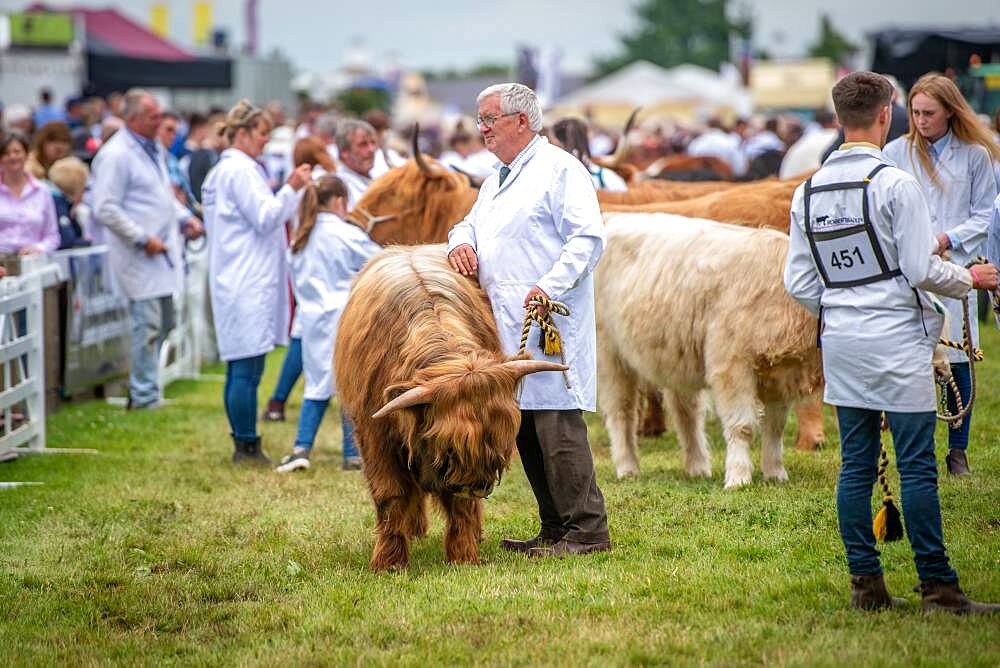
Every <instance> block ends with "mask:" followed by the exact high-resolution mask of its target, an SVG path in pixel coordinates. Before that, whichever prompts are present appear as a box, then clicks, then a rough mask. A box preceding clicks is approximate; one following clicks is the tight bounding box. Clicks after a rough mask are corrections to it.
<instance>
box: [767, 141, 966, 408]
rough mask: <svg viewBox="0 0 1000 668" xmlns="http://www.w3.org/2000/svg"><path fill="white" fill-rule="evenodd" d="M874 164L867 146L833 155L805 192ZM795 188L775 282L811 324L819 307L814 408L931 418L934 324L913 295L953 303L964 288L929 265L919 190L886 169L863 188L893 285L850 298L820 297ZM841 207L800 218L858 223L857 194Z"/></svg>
mask: <svg viewBox="0 0 1000 668" xmlns="http://www.w3.org/2000/svg"><path fill="white" fill-rule="evenodd" d="M880 162H889V161H888V160H887V159H886V158H885V156H884V155H883V154H882V152H881V151H879V150H878V149H877V148H875V147H874V146H872V145H870V144H855V145H853V146H852V147H851V148H848V149H841V150H839V151H834V152H833V154H832V155H831V156H830V157H829V158H827V161H826V162H825V163H824V164H823V167H821V168H820V170H819V171H818V172H816V174H815V175H814V176H813V177H812V185H813V186H820V185H824V184H830V183H841V182H845V181H860V180H862V179H863V178H864V177H866V176H867V175H868V174H869V173H870V172H871V171H872V169H874V168H875V167H876V166H877V165H878V164H879V163H880ZM890 164H891V163H890ZM804 187H805V184H803V185H800V186H799V187H798V189H797V190H796V191H795V196H794V197H793V199H792V212H791V229H790V231H789V237H790V238H789V246H788V257H787V260H786V263H785V275H784V282H785V289H786V290H787V291H788V293H789V294H790V295H791V296H792V297H793V298H794V299H795V300H796V301H798V302H799V303H801V304H802V305H803V306H805V307H806V308H807V309H809V311H811V312H812V313H813V314H818V313H819V311H820V306H822V323H821V326H822V328H823V329H822V332H823V334H822V351H823V374H824V376H825V378H826V393H825V396H824V401H826V403H828V404H832V405H834V406H847V407H853V408H867V409H871V410H886V411H898V412H924V411H932V410H934V406H935V401H936V400H935V395H934V380H933V375H932V371H931V354H932V353H933V351H934V347H935V345H936V344H937V340H938V337H939V336H940V333H941V327H942V325H943V315H942V314H940V313H938V312H937V311H936V310H935V309H934V306H933V305H932V302H931V299H930V297H929V296H928V295H927V294H924V292H923V291H925V290H927V291H930V292H934V293H937V294H940V295H945V296H950V297H955V296H958V295H962V294H965V293H966V292H968V290H969V289H970V288H971V287H972V275H971V274H970V273H969V271H968V270H967V269H964V268H963V267H960V266H959V265H956V264H952V263H950V262H945V261H944V260H942V259H941V258H940V257H938V256H936V255H933V252H934V249H935V248H936V247H937V244H936V242H935V241H934V233H933V232H932V231H931V221H930V214H929V213H928V211H927V204H926V202H925V201H924V197H923V195H922V194H921V192H920V186H919V185H918V184H917V182H916V180H915V179H914V178H913V177H912V176H910V175H909V174H907V173H906V172H904V171H903V170H901V169H898V168H896V167H893V166H890V167H887V168H885V169H883V170H882V171H880V172H879V173H878V174H877V175H876V176H875V177H874V178H872V181H871V184H870V185H869V188H868V201H869V219H870V220H871V223H872V225H873V226H874V228H875V233H876V236H877V238H878V242H879V245H880V246H881V248H882V252H883V253H884V254H885V259H886V264H887V265H888V267H889V268H890V269H895V268H897V267H898V268H899V269H900V270H901V271H902V274H903V275H902V276H897V277H894V278H889V279H887V280H882V281H878V282H875V283H869V284H868V285H861V286H857V287H852V288H825V287H824V285H823V282H822V279H821V277H820V274H819V272H818V270H817V268H816V264H815V263H814V261H813V256H812V253H811V252H810V249H809V241H808V239H807V237H806V234H805V220H804V197H803V191H804ZM842 202H844V203H846V204H845V205H844V206H843V207H842V208H841V209H840V210H837V211H819V210H817V209H816V208H813V207H811V210H810V216H811V217H812V218H813V219H814V220H816V218H823V217H824V216H825V215H829V216H830V217H833V214H836V215H837V216H838V217H842V218H845V217H855V218H856V217H860V216H861V191H860V190H851V191H847V192H846V193H845V194H844V196H843V200H842ZM914 288H916V290H915V289H914ZM918 295H919V296H918Z"/></svg>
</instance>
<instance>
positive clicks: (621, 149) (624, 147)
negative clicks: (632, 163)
mask: <svg viewBox="0 0 1000 668" xmlns="http://www.w3.org/2000/svg"><path fill="white" fill-rule="evenodd" d="M641 109H642V107H636V108H635V109H633V110H632V113H631V114H630V115H629V117H628V121H626V123H625V129H624V130H623V131H622V138H621V139H619V140H618V146H616V147H615V154H614V156H613V157H612V159H611V164H612V165H614V166H615V167H617V166H618V165H620V164H621V163H622V161H623V160H624V159H625V154H626V153H627V152H628V133H629V132H632V126H633V125H635V117H636V116H638V115H639V111H640V110H641Z"/></svg>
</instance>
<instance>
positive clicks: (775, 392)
mask: <svg viewBox="0 0 1000 668" xmlns="http://www.w3.org/2000/svg"><path fill="white" fill-rule="evenodd" d="M604 219H605V223H606V224H607V232H608V242H607V246H606V250H605V251H604V256H603V257H602V258H601V262H600V264H599V265H598V268H597V271H596V275H595V279H596V280H595V282H596V295H595V299H596V306H597V341H598V375H599V381H600V382H599V397H598V400H599V403H600V408H601V412H602V414H603V416H604V421H605V424H606V426H607V429H608V434H609V436H610V439H611V453H612V457H613V459H614V464H615V468H616V469H617V472H618V476H619V477H623V476H630V475H638V473H639V452H638V447H637V437H638V434H637V429H638V415H639V396H640V393H639V389H640V387H642V386H643V384H648V385H652V386H654V387H658V388H662V389H663V395H664V403H665V405H666V406H667V408H668V410H669V411H670V413H671V415H672V417H673V426H674V428H675V429H676V430H677V435H678V438H679V440H680V443H681V446H682V448H683V452H684V465H685V467H686V469H687V472H688V474H689V475H692V476H704V477H709V476H710V475H711V471H712V469H711V463H710V459H709V451H708V447H707V441H706V438H705V418H704V414H705V406H704V398H703V391H704V390H706V389H707V390H709V391H710V392H711V393H712V397H713V399H714V404H715V410H716V412H717V413H718V415H719V418H720V420H721V421H722V425H723V429H724V434H725V439H726V445H727V453H726V478H725V484H726V488H727V489H731V488H735V487H739V486H741V485H745V484H747V483H749V482H750V481H751V478H752V473H753V464H752V463H751V461H750V444H751V441H752V439H753V434H754V432H755V431H759V432H760V435H761V449H762V456H761V468H762V469H763V472H764V477H765V478H766V479H774V480H787V479H788V474H787V473H786V472H785V467H784V463H783V458H782V432H783V431H784V428H785V421H786V419H787V416H788V411H789V408H790V407H791V406H792V405H793V404H794V403H796V402H797V401H799V400H803V399H808V400H813V401H815V400H817V399H818V398H819V393H820V391H821V389H822V383H823V380H822V366H821V362H820V355H819V350H818V349H817V347H816V319H815V318H814V317H812V315H810V314H809V312H808V311H806V310H805V309H804V308H803V307H802V306H800V305H799V304H797V303H796V302H795V301H793V300H792V299H791V297H789V296H788V294H787V293H786V292H785V289H784V286H783V283H782V272H783V270H784V265H785V255H786V253H787V251H788V235H786V234H784V233H782V232H777V231H774V230H767V229H748V228H742V227H736V226H732V225H724V224H721V223H716V222H713V221H709V220H701V219H696V218H684V217H682V216H677V215H672V214H638V213H607V214H605V216H604Z"/></svg>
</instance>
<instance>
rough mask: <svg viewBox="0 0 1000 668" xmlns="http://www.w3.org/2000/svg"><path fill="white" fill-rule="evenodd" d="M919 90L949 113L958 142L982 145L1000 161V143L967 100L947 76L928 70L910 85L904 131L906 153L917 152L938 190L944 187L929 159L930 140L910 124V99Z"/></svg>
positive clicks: (992, 156)
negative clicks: (994, 138) (907, 130)
mask: <svg viewBox="0 0 1000 668" xmlns="http://www.w3.org/2000/svg"><path fill="white" fill-rule="evenodd" d="M919 93H923V94H924V95H926V96H928V97H930V98H933V99H934V100H937V102H938V103H939V104H940V105H941V106H942V107H944V110H945V111H946V112H951V117H950V118H949V119H948V128H949V129H950V130H951V132H952V133H953V134H954V135H955V137H956V138H958V139H959V140H960V141H962V142H963V143H966V144H979V145H980V146H982V147H983V148H985V149H986V150H987V151H988V152H989V154H990V157H991V158H992V159H993V160H994V161H1000V144H997V143H996V142H995V141H994V140H993V137H992V136H991V135H990V131H989V129H988V128H985V127H983V124H982V123H980V122H979V118H978V117H977V116H976V112H975V111H973V110H972V107H970V106H969V103H968V102H966V101H965V98H964V97H962V93H961V92H960V91H959V90H958V86H956V85H955V82H953V81H952V80H951V79H949V78H948V77H946V76H944V75H943V74H937V73H934V72H932V73H930V74H925V75H924V76H922V77H920V78H919V79H917V82H916V83H915V84H913V87H912V88H910V95H909V97H907V98H906V113H907V117H908V119H909V121H910V130H909V132H907V133H906V135H905V136H906V143H907V148H908V151H909V154H910V156H911V158H910V159H911V160H912V156H913V152H914V151H916V153H917V159H918V160H919V161H920V165H921V166H922V167H923V168H924V171H925V172H926V173H927V174H928V175H929V176H930V177H931V181H932V182H933V183H934V185H935V186H937V187H938V188H939V189H941V188H944V184H942V183H941V179H940V177H939V176H938V173H937V170H936V169H935V168H934V163H933V162H931V155H930V141H928V140H927V138H926V137H924V136H923V135H921V134H920V132H919V131H917V128H916V126H915V125H914V124H913V98H914V97H915V96H916V95H918V94H919Z"/></svg>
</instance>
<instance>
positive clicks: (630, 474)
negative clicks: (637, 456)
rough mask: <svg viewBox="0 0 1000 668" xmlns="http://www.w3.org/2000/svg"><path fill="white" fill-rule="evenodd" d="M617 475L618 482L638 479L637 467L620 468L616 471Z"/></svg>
mask: <svg viewBox="0 0 1000 668" xmlns="http://www.w3.org/2000/svg"><path fill="white" fill-rule="evenodd" d="M617 474H618V479H619V480H628V479H630V478H638V477H639V467H637V466H623V467H622V468H620V469H618V472H617Z"/></svg>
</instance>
